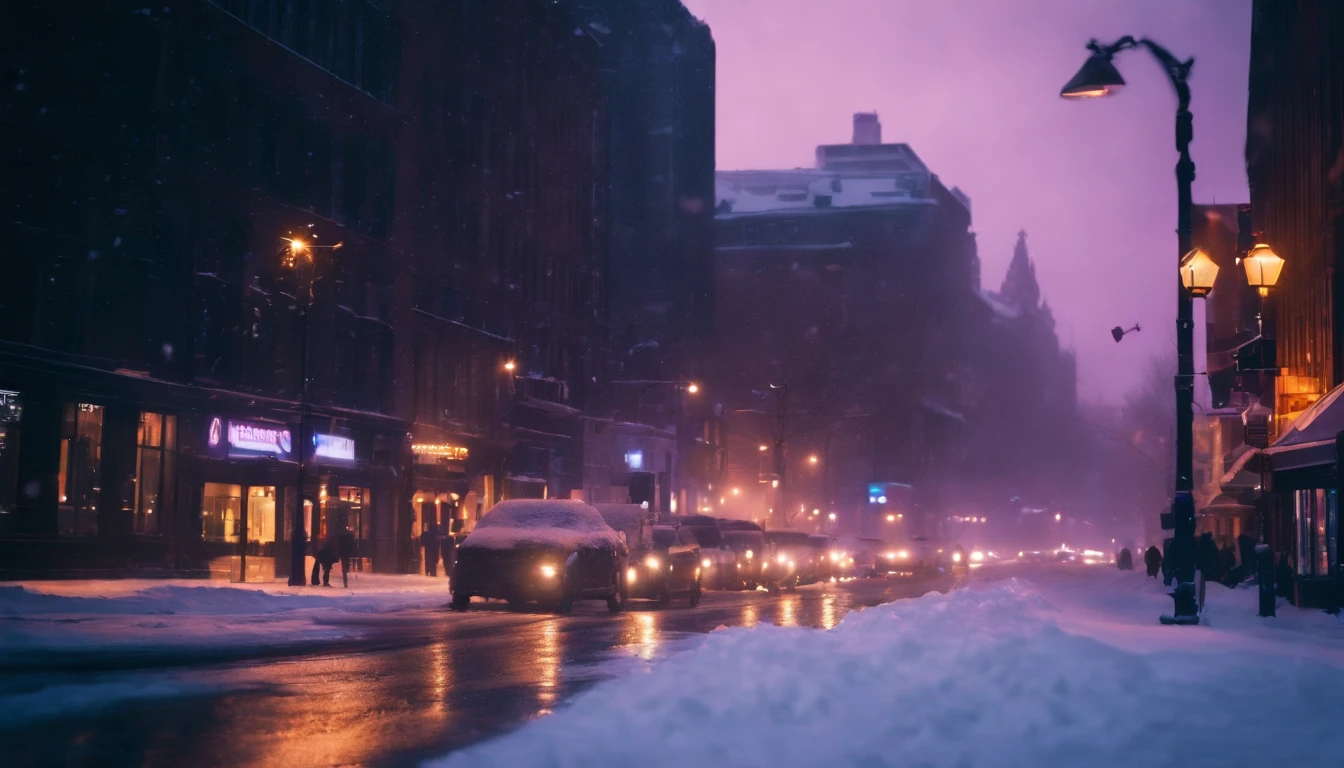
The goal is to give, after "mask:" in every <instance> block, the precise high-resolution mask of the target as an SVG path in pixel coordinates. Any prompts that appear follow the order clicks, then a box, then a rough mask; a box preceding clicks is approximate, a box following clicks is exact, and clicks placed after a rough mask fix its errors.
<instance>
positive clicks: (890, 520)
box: [887, 515, 896, 523]
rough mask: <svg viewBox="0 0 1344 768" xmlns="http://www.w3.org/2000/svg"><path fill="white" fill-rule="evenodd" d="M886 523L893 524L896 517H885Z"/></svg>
mask: <svg viewBox="0 0 1344 768" xmlns="http://www.w3.org/2000/svg"><path fill="white" fill-rule="evenodd" d="M887 522H888V523H894V522H896V516H895V515H887Z"/></svg>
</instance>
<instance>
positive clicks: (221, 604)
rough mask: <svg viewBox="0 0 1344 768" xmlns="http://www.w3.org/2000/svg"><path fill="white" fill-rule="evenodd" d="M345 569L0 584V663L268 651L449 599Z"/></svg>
mask: <svg viewBox="0 0 1344 768" xmlns="http://www.w3.org/2000/svg"><path fill="white" fill-rule="evenodd" d="M333 576H335V574H333ZM350 576H351V580H350V589H348V590H347V589H342V588H340V587H333V588H324V587H290V586H288V585H287V584H285V582H283V581H273V582H265V583H247V584H231V583H228V582H225V581H206V580H187V579H169V580H146V579H128V580H84V581H29V582H15V583H11V584H5V585H0V669H22V668H24V667H31V666H39V667H40V666H44V665H56V666H69V665H71V664H77V663H79V662H80V661H81V660H88V659H91V658H93V657H102V658H115V657H119V656H120V657H123V658H132V657H138V658H141V659H146V658H153V657H155V656H177V655H183V654H187V655H192V654H195V655H205V654H209V653H212V652H214V653H216V654H218V655H220V656H223V657H230V658H232V657H240V656H245V655H258V656H260V655H268V654H277V653H283V652H286V651H295V650H300V649H306V648H311V647H314V646H318V645H321V644H328V643H335V642H340V641H347V640H355V639H358V638H359V637H361V636H363V635H365V634H366V633H367V632H368V629H369V627H370V625H371V622H375V621H376V620H377V617H379V616H386V615H392V614H402V613H405V612H409V611H415V610H427V609H434V608H439V607H441V606H444V605H446V604H447V602H448V599H449V595H448V580H447V579H446V578H442V577H440V578H430V577H426V576H415V575H388V574H369V573H360V574H358V575H356V574H354V573H351V574H350Z"/></svg>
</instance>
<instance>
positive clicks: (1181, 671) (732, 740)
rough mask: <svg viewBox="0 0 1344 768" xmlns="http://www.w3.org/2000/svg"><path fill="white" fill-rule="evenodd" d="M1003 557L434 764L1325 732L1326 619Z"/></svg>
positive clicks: (738, 647) (877, 758)
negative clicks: (1193, 597)
mask: <svg viewBox="0 0 1344 768" xmlns="http://www.w3.org/2000/svg"><path fill="white" fill-rule="evenodd" d="M996 571H997V572H995V573H984V574H978V575H976V576H973V577H972V578H973V581H972V584H971V586H969V587H967V588H965V589H959V590H955V591H953V592H951V593H949V594H947V595H939V594H929V595H926V596H924V597H922V598H919V599H916V600H905V601H898V602H895V603H890V604H886V605H881V606H877V607H874V608H870V609H867V610H864V611H862V612H860V613H851V614H849V615H848V616H846V617H845V618H844V620H843V621H841V623H840V624H839V625H837V626H836V627H835V628H834V629H832V630H829V631H822V630H813V629H800V628H790V627H775V626H757V627H753V628H750V629H742V628H736V629H725V630H722V631H718V632H715V633H713V634H711V635H709V636H707V637H705V638H704V639H703V640H701V641H700V642H699V643H698V644H697V645H695V646H693V647H691V648H690V649H689V650H686V651H684V652H682V653H681V654H679V655H675V656H672V657H670V658H668V659H666V660H665V661H662V662H658V663H655V664H653V665H651V666H650V667H649V669H648V671H647V673H646V674H637V675H630V676H627V677H625V678H620V679H615V680H610V681H607V682H603V683H599V684H598V685H596V686H594V687H593V688H592V689H590V690H588V691H586V692H585V693H583V694H581V695H580V696H579V697H578V698H576V699H575V700H574V701H573V702H571V703H570V704H569V705H568V706H566V707H564V708H562V709H559V710H557V711H556V713H555V714H553V715H551V716H549V717H545V718H542V719H539V720H536V721H533V722H531V723H529V724H527V725H525V726H524V727H522V728H520V729H519V730H517V731H515V732H513V733H511V734H509V735H506V736H503V737H501V738H499V739H496V740H493V741H488V742H485V743H482V744H479V745H476V746H474V747H469V748H467V749H465V750H463V751H460V752H456V753H453V754H451V755H449V756H448V757H447V758H446V759H445V760H443V761H442V762H441V763H439V764H441V765H444V766H448V767H449V768H451V767H453V766H459V765H461V766H473V767H475V768H488V767H489V766H501V767H502V766H516V765H557V766H559V765H564V766H582V765H622V764H627V763H632V762H639V763H640V764H641V765H646V766H650V767H651V768H656V767H657V766H668V767H669V768H671V767H672V766H682V765H733V766H738V767H743V766H761V767H762V768H766V767H769V768H780V767H781V766H801V765H809V766H817V765H864V766H905V765H929V766H944V765H945V766H954V765H955V766H975V767H977V768H983V767H984V766H1023V767H1024V768H1025V767H1026V766H1047V765H1086V766H1099V767H1109V766H1114V767H1115V768H1121V767H1124V768H1129V767H1130V766H1136V765H1142V766H1145V768H1160V767H1161V766H1172V767H1173V768H1175V767H1177V766H1180V767H1181V768H1194V767H1197V766H1210V768H1213V767H1214V766H1218V767H1220V768H1221V766H1230V765H1296V764H1307V763H1315V762H1319V761H1320V760H1319V758H1320V755H1322V754H1328V753H1329V752H1330V750H1331V749H1332V747H1330V745H1331V744H1333V743H1334V741H1335V740H1336V738H1337V728H1338V725H1337V724H1338V723H1339V722H1340V721H1341V719H1344V696H1341V695H1340V691H1341V690H1344V626H1342V625H1341V624H1340V622H1339V621H1338V620H1337V619H1336V617H1334V616H1329V615H1326V614H1324V613H1321V612H1319V611H1304V610H1299V609H1296V608H1293V607H1292V606H1287V605H1285V606H1282V607H1281V608H1280V610H1279V618H1277V619H1260V618H1257V617H1256V615H1255V613H1256V610H1255V606H1256V593H1255V591H1254V590H1252V589H1238V590H1228V589H1226V588H1224V587H1222V586H1211V587H1210V588H1209V592H1208V605H1207V609H1206V613H1205V616H1204V619H1205V622H1206V623H1205V624H1203V625H1201V626H1196V627H1164V626H1160V625H1159V624H1158V615H1159V614H1160V613H1162V612H1169V611H1170V610H1171V600H1170V598H1168V597H1167V596H1166V594H1165V590H1164V589H1163V588H1162V587H1161V585H1160V584H1158V583H1157V582H1156V581H1155V580H1152V579H1145V578H1144V577H1143V575H1142V574H1140V573H1134V572H1125V573H1122V572H1119V571H1117V570H1115V569H1114V568H1112V567H1102V566H1094V567H1090V568H1089V567H1082V566H1079V567H1069V566H1055V567H1040V568H1027V567H1022V568H1017V569H996ZM687 680H694V681H695V683H694V684H693V685H688V684H687ZM1322 750H1325V751H1324V752H1322ZM557 755H559V756H563V759H557V758H556V757H555V756H557Z"/></svg>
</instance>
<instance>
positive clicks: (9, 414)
mask: <svg viewBox="0 0 1344 768" xmlns="http://www.w3.org/2000/svg"><path fill="white" fill-rule="evenodd" d="M22 417H23V397H22V396H21V395H20V394H19V393H18V392H10V391H8V390H4V389H0V533H4V532H6V531H8V530H9V527H10V520H12V519H13V516H14V508H15V506H16V505H17V504H18V501H19V487H18V486H19V422H20V420H21V419H22Z"/></svg>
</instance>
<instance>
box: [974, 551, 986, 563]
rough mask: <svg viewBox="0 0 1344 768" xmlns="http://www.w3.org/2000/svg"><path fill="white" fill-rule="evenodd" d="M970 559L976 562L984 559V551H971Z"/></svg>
mask: <svg viewBox="0 0 1344 768" xmlns="http://www.w3.org/2000/svg"><path fill="white" fill-rule="evenodd" d="M971 559H972V560H974V561H975V562H977V563H978V562H980V561H981V560H984V559H985V553H984V552H979V551H977V552H972V553H971Z"/></svg>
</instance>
